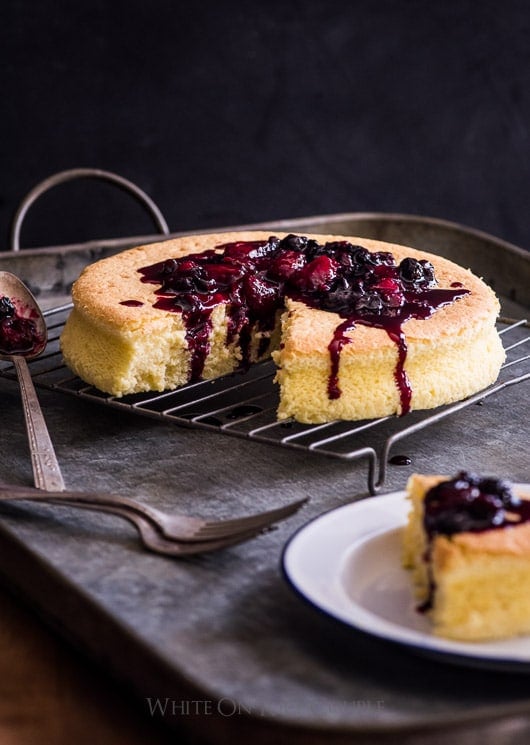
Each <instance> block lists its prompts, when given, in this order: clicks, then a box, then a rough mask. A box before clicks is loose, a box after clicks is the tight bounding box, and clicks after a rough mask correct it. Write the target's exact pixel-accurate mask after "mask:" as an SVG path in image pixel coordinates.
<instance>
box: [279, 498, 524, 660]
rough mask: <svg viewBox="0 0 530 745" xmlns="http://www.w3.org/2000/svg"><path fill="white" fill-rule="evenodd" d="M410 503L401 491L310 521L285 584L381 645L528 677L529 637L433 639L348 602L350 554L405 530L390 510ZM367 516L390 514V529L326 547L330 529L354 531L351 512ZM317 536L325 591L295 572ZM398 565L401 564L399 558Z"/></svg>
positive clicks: (284, 564) (285, 570) (291, 553)
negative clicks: (346, 527)
mask: <svg viewBox="0 0 530 745" xmlns="http://www.w3.org/2000/svg"><path fill="white" fill-rule="evenodd" d="M514 486H515V487H516V488H517V489H523V490H524V491H525V492H529V493H530V485H529V484H514ZM406 504H407V502H406V495H405V492H404V491H397V492H392V493H390V494H384V495H380V496H375V497H367V498H365V499H361V500H359V501H357V502H352V503H349V504H346V505H342V506H340V507H336V508H334V509H331V510H328V511H327V512H324V513H322V514H320V515H318V516H317V517H315V518H313V519H312V520H309V521H308V522H307V523H305V524H304V525H302V526H301V527H300V528H298V530H296V532H295V533H293V535H292V536H291V537H290V538H289V540H288V541H287V543H286V544H285V546H284V547H283V550H282V554H281V557H280V566H281V571H282V574H283V577H284V579H285V581H286V583H287V584H288V585H289V586H290V587H291V589H292V590H293V591H294V592H295V594H296V595H297V596H299V597H300V598H302V599H303V600H304V601H305V602H306V603H309V605H311V606H312V607H313V608H315V609H317V610H318V611H319V612H321V613H323V614H324V615H326V616H328V617H330V618H332V619H334V620H335V621H338V622H339V623H341V624H343V625H345V626H347V627H350V628H351V629H352V630H353V631H355V632H361V633H365V634H368V635H369V636H371V637H373V638H378V639H380V640H381V641H383V642H390V643H392V644H395V645H398V646H399V647H402V648H405V649H408V650H410V651H411V652H413V653H415V654H420V655H422V656H425V657H430V658H434V659H436V660H438V661H442V662H447V663H451V664H457V665H461V666H467V667H480V668H487V669H489V670H497V671H501V672H519V673H528V672H529V671H530V636H526V637H524V636H521V637H516V638H514V639H508V640H500V641H492V642H479V643H477V642H457V641H452V640H449V639H444V638H442V637H438V636H435V635H434V634H432V633H430V632H428V631H427V632H422V631H418V630H416V629H413V628H410V627H408V626H407V625H405V624H404V623H400V622H398V623H396V622H393V621H388V620H386V619H383V618H381V617H378V615H377V614H374V613H373V612H371V611H370V610H367V609H366V608H363V607H361V606H360V605H359V604H358V603H357V602H356V601H355V600H353V599H351V598H349V597H348V593H347V591H346V589H345V588H344V587H343V581H342V573H343V572H344V571H345V566H346V565H347V562H348V561H349V560H351V557H352V554H353V555H354V554H355V552H356V550H357V549H361V548H362V546H364V545H366V544H368V543H369V542H370V541H371V540H372V539H376V538H381V537H382V536H384V535H385V534H386V533H388V534H390V533H391V532H394V531H395V530H396V529H397V528H400V527H401V526H403V525H404V519H402V520H401V522H396V521H397V520H398V518H392V517H388V509H389V507H390V508H394V510H396V508H398V509H397V511H398V512H399V510H402V511H403V510H404V509H405V507H406ZM366 511H369V512H372V511H375V512H378V511H379V512H381V513H383V512H386V513H387V518H386V519H387V524H386V526H385V525H383V526H382V527H381V528H379V529H377V528H375V529H373V530H371V531H370V532H368V533H366V534H365V533H363V532H362V531H361V534H360V535H353V532H354V531H353V527H352V536H351V537H348V538H346V537H345V536H344V535H342V536H339V541H338V542H337V536H336V534H334V536H333V540H334V541H335V543H334V545H333V546H331V547H330V546H329V545H328V543H329V541H330V540H331V537H330V535H329V533H330V528H336V527H337V525H338V524H339V523H340V524H342V525H350V524H351V525H352V526H353V525H354V523H352V522H348V520H349V515H350V513H352V514H353V516H354V517H355V516H356V515H357V516H358V517H359V516H361V515H362V513H363V512H366ZM315 536H316V537H317V538H322V539H323V546H324V548H325V549H326V550H327V552H326V551H325V552H324V553H321V552H319V565H320V566H322V567H323V574H322V575H321V576H319V579H320V580H322V579H323V580H326V581H327V585H326V587H325V589H322V588H323V586H322V583H320V585H318V586H315V585H311V578H310V579H309V580H308V578H307V576H305V577H304V576H300V573H299V572H298V571H297V568H296V567H295V566H293V562H294V561H296V560H297V559H298V558H299V557H300V556H301V557H302V558H303V559H304V560H305V559H307V558H308V552H310V551H311V547H312V546H313V547H314V539H315ZM326 542H328V543H326ZM321 548H322V546H321ZM330 548H331V554H332V556H331V558H330V553H329V551H330ZM304 552H305V553H304ZM297 554H298V555H297ZM293 557H294V558H293ZM397 563H398V564H399V563H400V557H399V556H398V557H397ZM403 571H405V570H403ZM410 598H411V603H414V600H413V596H412V580H410ZM525 646H526V647H527V648H526V649H524V651H523V653H522V652H521V651H519V652H517V648H518V647H520V648H523V647H525ZM513 648H515V652H514V651H513Z"/></svg>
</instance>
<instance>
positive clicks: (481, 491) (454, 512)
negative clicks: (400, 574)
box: [423, 471, 530, 538]
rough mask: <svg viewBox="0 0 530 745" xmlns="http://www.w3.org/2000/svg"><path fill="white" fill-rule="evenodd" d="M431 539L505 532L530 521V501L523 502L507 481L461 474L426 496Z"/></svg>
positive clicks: (426, 516) (426, 522)
mask: <svg viewBox="0 0 530 745" xmlns="http://www.w3.org/2000/svg"><path fill="white" fill-rule="evenodd" d="M423 520H424V527H425V531H426V533H427V535H428V536H429V537H430V538H432V536H434V535H435V534H443V535H452V534H453V533H462V532H464V531H465V532H472V533H477V532H480V531H483V530H493V529H495V528H505V527H506V526H508V525H518V524H519V523H522V522H527V521H528V520H530V501H528V500H521V499H519V497H517V496H516V495H515V494H514V493H513V491H512V487H511V484H510V483H509V482H508V481H505V480H504V479H493V478H481V477H480V476H477V475H475V474H473V473H467V472H466V471H461V472H460V473H459V474H457V476H455V478H454V479H451V480H450V481H442V482H441V483H440V484H437V486H435V487H433V488H432V489H430V491H429V492H427V494H426V495H425V502H424V518H423Z"/></svg>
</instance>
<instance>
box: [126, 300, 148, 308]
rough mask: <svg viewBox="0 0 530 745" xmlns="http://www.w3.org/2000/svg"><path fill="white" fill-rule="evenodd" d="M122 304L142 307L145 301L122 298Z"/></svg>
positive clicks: (130, 306)
mask: <svg viewBox="0 0 530 745" xmlns="http://www.w3.org/2000/svg"><path fill="white" fill-rule="evenodd" d="M120 305H125V306H127V308H140V307H141V306H142V305H143V303H142V301H141V300H122V301H121V302H120Z"/></svg>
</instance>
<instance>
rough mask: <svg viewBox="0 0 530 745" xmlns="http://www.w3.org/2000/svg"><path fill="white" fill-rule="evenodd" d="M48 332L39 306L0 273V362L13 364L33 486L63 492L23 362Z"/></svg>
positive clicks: (16, 280)
mask: <svg viewBox="0 0 530 745" xmlns="http://www.w3.org/2000/svg"><path fill="white" fill-rule="evenodd" d="M47 342H48V330H47V327H46V321H45V320H44V316H43V315H42V312H41V309H40V308H39V305H38V303H37V301H36V300H35V298H34V297H33V295H32V294H31V292H30V291H29V289H28V288H27V287H26V285H25V284H24V283H23V282H22V280H20V279H19V278H18V277H17V276H16V275H14V274H12V273H11V272H0V359H4V360H8V361H10V362H12V363H13V366H14V368H15V371H16V374H17V378H18V382H19V385H20V393H21V396H22V405H23V408H24V418H25V421H26V429H27V432H28V439H29V446H30V453H31V463H32V466H33V474H34V479H35V486H36V487H38V488H39V489H45V490H46V491H53V490H57V491H63V490H64V481H63V478H62V475H61V471H60V469H59V464H58V462H57V457H56V455H55V451H54V449H53V445H52V441H51V438H50V435H49V432H48V428H47V426H46V422H45V420H44V416H43V413H42V410H41V407H40V404H39V400H38V398H37V394H36V392H35V387H34V385H33V380H32V378H31V374H30V372H29V368H28V365H27V360H32V359H35V357H38V356H39V354H41V353H42V352H43V351H44V349H45V348H46V344H47Z"/></svg>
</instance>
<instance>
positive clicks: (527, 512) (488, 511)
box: [419, 471, 530, 611]
mask: <svg viewBox="0 0 530 745" xmlns="http://www.w3.org/2000/svg"><path fill="white" fill-rule="evenodd" d="M529 520H530V500H524V499H519V497H517V496H516V494H514V492H513V490H512V486H511V484H510V483H509V482H508V481H506V480H504V479H494V478H488V477H480V476H477V475H476V474H473V473H468V472H466V471H461V472H460V473H459V474H457V476H455V478H453V479H451V480H450V481H442V482H441V483H439V484H437V485H436V486H434V487H433V488H432V489H430V490H429V491H428V492H427V494H426V495H425V500H424V514H423V526H424V529H425V532H426V534H427V552H426V556H425V559H426V560H427V561H429V558H430V553H431V546H432V541H433V539H434V537H435V536H436V535H448V536H450V535H454V534H455V533H463V532H468V533H480V532H483V531H485V530H496V529H499V528H509V527H514V526H516V525H520V524H521V523H525V522H528V521H529ZM434 590H435V585H434V581H433V580H432V577H431V579H430V592H429V597H428V598H427V600H426V602H425V603H424V604H423V605H422V606H420V608H419V610H421V611H425V610H428V609H429V608H430V607H431V605H432V598H433V593H434Z"/></svg>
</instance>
